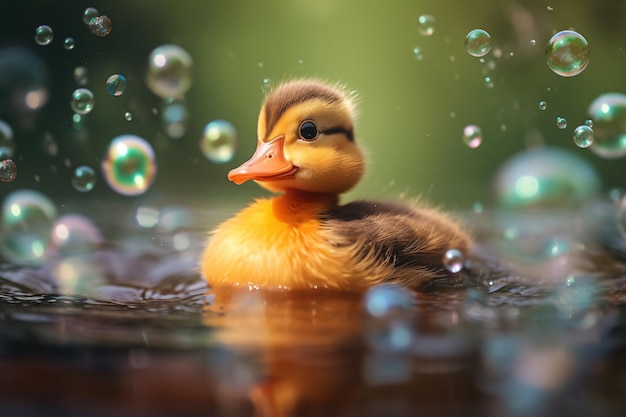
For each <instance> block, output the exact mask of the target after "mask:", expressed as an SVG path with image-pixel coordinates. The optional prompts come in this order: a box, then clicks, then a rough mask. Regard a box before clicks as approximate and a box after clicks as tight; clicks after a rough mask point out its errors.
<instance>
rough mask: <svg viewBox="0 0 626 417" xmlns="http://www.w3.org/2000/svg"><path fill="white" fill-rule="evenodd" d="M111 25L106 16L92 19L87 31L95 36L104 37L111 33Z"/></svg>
mask: <svg viewBox="0 0 626 417" xmlns="http://www.w3.org/2000/svg"><path fill="white" fill-rule="evenodd" d="M111 29H113V23H112V22H111V19H109V17H108V16H104V15H103V16H98V17H94V18H93V19H91V20H90V21H89V30H90V31H91V33H93V34H94V35H96V36H99V37H104V36H107V35H108V34H109V33H111Z"/></svg>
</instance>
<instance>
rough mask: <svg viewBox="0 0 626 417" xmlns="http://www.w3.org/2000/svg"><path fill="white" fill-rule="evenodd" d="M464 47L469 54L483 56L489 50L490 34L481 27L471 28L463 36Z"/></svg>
mask: <svg viewBox="0 0 626 417" xmlns="http://www.w3.org/2000/svg"><path fill="white" fill-rule="evenodd" d="M465 49H466V50H467V52H468V53H469V54H470V55H471V56H475V57H481V56H485V55H487V54H488V53H489V51H491V36H490V35H489V33H487V32H486V31H484V30H482V29H474V30H471V31H470V32H469V33H468V34H467V36H465Z"/></svg>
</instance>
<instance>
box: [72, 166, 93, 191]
mask: <svg viewBox="0 0 626 417" xmlns="http://www.w3.org/2000/svg"><path fill="white" fill-rule="evenodd" d="M72 185H73V186H74V188H75V189H76V190H77V191H80V192H82V193H86V192H88V191H91V190H93V187H94V186H95V185H96V173H95V171H94V170H93V168H91V167H89V166H85V165H83V166H79V167H78V168H76V169H75V170H74V175H73V176H72Z"/></svg>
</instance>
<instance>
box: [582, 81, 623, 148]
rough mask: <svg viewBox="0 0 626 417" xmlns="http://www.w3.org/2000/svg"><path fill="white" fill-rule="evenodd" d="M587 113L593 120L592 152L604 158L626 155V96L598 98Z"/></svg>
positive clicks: (605, 95) (614, 95)
mask: <svg viewBox="0 0 626 417" xmlns="http://www.w3.org/2000/svg"><path fill="white" fill-rule="evenodd" d="M587 113H588V114H589V116H590V117H591V119H592V120H593V132H594V141H593V145H592V146H591V148H590V149H591V150H592V151H593V152H594V153H595V154H597V155H598V156H601V157H603V158H609V159H613V158H620V157H622V156H624V155H626V95H624V94H621V93H606V94H602V95H600V96H599V97H598V98H596V99H595V100H594V101H593V102H592V103H591V104H590V105H589V109H588V110H587Z"/></svg>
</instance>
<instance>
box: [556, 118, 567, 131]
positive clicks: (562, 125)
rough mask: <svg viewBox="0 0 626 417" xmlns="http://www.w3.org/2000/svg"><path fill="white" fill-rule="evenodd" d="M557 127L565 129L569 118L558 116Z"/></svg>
mask: <svg viewBox="0 0 626 417" xmlns="http://www.w3.org/2000/svg"><path fill="white" fill-rule="evenodd" d="M556 127H558V128H559V129H565V128H566V127H567V120H566V119H565V118H564V117H557V118H556Z"/></svg>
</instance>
